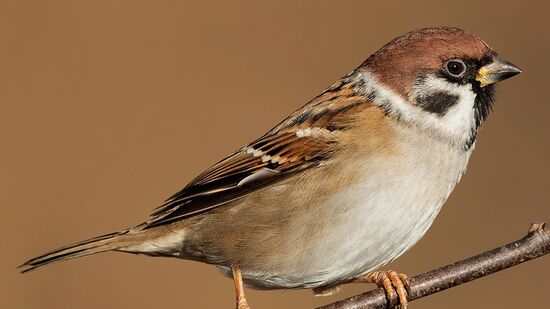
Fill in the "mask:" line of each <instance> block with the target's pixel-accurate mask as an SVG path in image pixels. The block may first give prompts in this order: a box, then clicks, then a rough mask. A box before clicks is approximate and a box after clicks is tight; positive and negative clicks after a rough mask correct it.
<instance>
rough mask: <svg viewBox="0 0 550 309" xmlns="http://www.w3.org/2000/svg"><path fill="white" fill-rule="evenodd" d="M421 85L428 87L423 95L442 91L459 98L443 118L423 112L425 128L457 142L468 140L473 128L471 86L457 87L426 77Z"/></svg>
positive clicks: (432, 77)
mask: <svg viewBox="0 0 550 309" xmlns="http://www.w3.org/2000/svg"><path fill="white" fill-rule="evenodd" d="M423 85H424V87H425V86H426V85H429V88H427V89H423V92H424V93H426V92H441V91H444V92H447V93H449V94H453V95H456V96H458V98H459V100H458V102H457V103H456V104H455V105H453V106H452V107H451V108H449V110H447V112H446V113H445V115H443V116H439V115H436V114H433V113H429V112H426V111H423V114H424V115H423V118H424V120H423V121H425V126H427V127H428V128H433V129H434V130H437V131H438V132H440V133H442V134H443V135H445V136H447V137H450V138H454V139H457V140H459V141H464V140H468V139H469V138H470V135H471V134H472V129H473V128H475V110H474V104H475V98H476V94H475V93H474V91H473V90H472V85H471V84H465V85H457V84H454V83H450V82H447V81H446V80H444V79H441V78H437V77H435V76H430V77H428V78H427V79H426V82H425V83H424V84H423ZM412 108H414V107H412Z"/></svg>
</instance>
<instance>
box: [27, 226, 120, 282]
mask: <svg viewBox="0 0 550 309" xmlns="http://www.w3.org/2000/svg"><path fill="white" fill-rule="evenodd" d="M126 233H127V232H116V233H109V234H105V235H101V236H98V237H94V238H91V239H87V240H84V241H81V242H77V243H74V244H72V245H68V246H65V247H62V248H59V249H56V250H52V251H50V252H46V253H44V254H43V255H41V256H38V257H35V258H33V259H30V260H28V261H26V262H25V263H23V264H22V265H20V266H19V267H18V268H23V269H22V270H21V273H26V272H28V271H31V270H33V269H35V268H37V267H41V266H44V265H48V264H50V263H54V262H59V261H65V260H70V259H74V258H77V257H82V256H87V255H92V254H96V253H100V252H105V251H109V250H113V249H116V248H119V247H121V245H122V242H120V241H118V240H117V238H119V237H120V236H122V235H124V234H126Z"/></svg>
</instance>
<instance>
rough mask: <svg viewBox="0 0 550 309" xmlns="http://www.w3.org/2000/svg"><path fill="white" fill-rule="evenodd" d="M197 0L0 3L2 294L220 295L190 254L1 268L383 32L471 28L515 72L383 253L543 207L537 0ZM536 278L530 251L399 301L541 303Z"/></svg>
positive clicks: (248, 131)
mask: <svg viewBox="0 0 550 309" xmlns="http://www.w3.org/2000/svg"><path fill="white" fill-rule="evenodd" d="M196 2H197V3H195V2H194V3H191V2H184V1H150V2H144V1H140V2H138V1H119V0H105V1H97V0H94V1H69V0H67V1H39V0H37V1H0V14H1V16H0V39H1V40H0V104H1V105H0V107H1V115H0V117H1V119H0V142H1V147H2V149H1V153H0V159H1V160H0V168H1V171H2V173H1V176H0V188H1V190H2V191H1V192H2V193H1V194H0V205H1V213H2V215H1V216H0V233H1V235H2V251H1V252H2V253H1V255H0V259H1V263H0V265H1V266H0V271H1V272H0V307H1V308H163V307H166V308H168V307H169V308H198V307H202V308H231V307H233V297H234V296H233V286H232V282H231V281H230V280H228V279H226V278H224V277H223V276H222V275H221V274H219V273H218V271H217V270H216V269H215V267H212V266H209V265H203V264H199V263H196V262H188V261H179V260H175V259H162V258H147V257H138V256H132V255H125V254H116V253H108V254H103V255H98V256H94V257H90V258H85V259H80V260H75V261H70V262H67V263H64V264H58V265H54V266H51V267H47V268H45V269H41V270H39V271H36V272H33V273H29V274H27V275H20V274H19V273H18V272H17V271H16V270H15V266H17V265H18V264H20V263H21V262H22V261H23V260H25V259H26V258H29V257H32V256H34V255H37V254H39V253H42V252H43V251H44V250H48V249H52V248H54V247H57V246H60V245H64V244H66V243H69V242H73V241H77V240H81V239H83V238H87V237H90V236H94V235H97V234H101V233H105V232H109V231H113V230H117V229H120V228H124V227H128V226H131V225H133V224H135V223H138V222H141V221H142V220H144V219H145V218H146V217H147V215H148V213H149V212H150V210H151V209H152V208H153V207H154V206H156V205H158V204H159V203H160V202H161V201H162V200H163V199H164V198H165V197H167V196H168V195H170V194H171V193H173V192H175V191H176V190H178V189H179V188H181V187H182V186H183V185H185V183H186V182H188V181H190V180H191V179H192V178H193V177H194V176H196V175H197V174H198V173H199V172H201V171H202V170H203V169H205V168H207V167H208V166H209V165H210V164H212V163H214V162H215V161H217V160H218V159H220V158H221V157H223V156H224V155H226V154H228V153H230V152H231V151H232V150H234V149H236V148H238V147H241V146H243V145H244V144H246V143H247V142H248V141H250V140H251V139H253V138H255V137H257V136H258V135H260V134H262V133H263V132H264V131H266V130H267V129H269V128H270V127H271V126H273V125H274V124H275V123H277V122H278V121H279V120H281V119H282V118H283V117H285V116H286V115H287V114H289V113H290V112H291V111H293V110H295V109H296V108H298V107H299V106H301V105H302V104H304V103H305V102H306V101H308V100H309V99H310V98H312V97H313V96H315V95H316V94H318V93H319V92H320V91H321V90H322V89H323V88H324V87H325V86H327V85H329V84H330V83H332V82H333V81H335V80H336V79H337V78H338V77H340V76H342V75H344V74H346V73H347V72H349V71H350V70H352V69H353V68H354V67H355V66H356V65H358V64H359V63H360V62H361V61H362V60H363V59H364V58H366V57H367V56H368V55H369V54H370V53H372V52H374V51H375V50H376V49H378V48H379V47H381V46H382V44H384V43H386V42H387V41H388V40H390V39H392V38H393V37H395V36H396V35H399V34H401V33H403V32H405V31H409V30H412V29H416V28H420V27H425V26H433V25H453V26H459V27H463V28H465V29H467V30H469V31H471V32H473V33H476V34H478V35H480V36H481V37H482V38H484V39H485V40H486V41H487V42H489V44H491V45H492V46H493V47H494V48H495V49H496V50H497V51H498V52H499V53H500V54H501V55H502V56H504V57H505V58H507V59H509V60H510V61H512V62H514V63H515V64H517V65H518V66H520V67H521V68H522V69H523V70H524V72H525V73H524V74H522V75H521V76H518V77H516V78H513V79H511V80H509V81H506V82H504V83H503V84H501V85H500V87H499V95H498V105H497V107H496V112H495V113H493V115H492V117H491V118H490V121H489V122H488V123H487V124H486V125H485V127H484V128H483V130H482V132H481V134H480V138H479V142H478V146H477V149H476V151H475V153H474V155H473V158H472V161H471V163H470V166H469V170H468V173H467V174H466V176H465V177H464V178H463V181H462V183H461V184H460V185H459V186H458V188H457V189H456V190H455V192H454V193H453V195H452V196H451V198H450V200H449V201H448V203H447V205H446V207H444V209H443V211H442V213H441V214H440V216H439V218H438V219H437V220H436V222H435V224H434V225H433V227H432V228H431V230H430V231H429V233H428V234H427V235H426V237H424V239H423V240H422V241H421V242H420V243H419V244H418V245H417V246H415V247H414V248H413V249H412V250H411V251H409V252H408V253H406V254H405V255H404V256H403V257H402V258H401V259H399V261H398V262H397V263H395V264H394V265H392V266H391V267H393V268H395V269H398V270H400V271H403V272H406V273H409V274H416V273H419V272H423V271H426V270H429V269H432V268H434V267H436V266H440V265H444V264H447V263H450V262H453V261H456V260H459V259H461V258H464V257H466V256H470V255H473V254H475V253H478V252H481V251H483V250H486V249H490V248H493V247H495V246H498V245H501V244H503V243H505V242H508V241H510V240H513V239H516V238H518V237H520V236H522V235H523V234H524V233H525V232H526V230H527V228H528V226H529V224H530V222H531V221H534V220H544V221H547V222H548V221H550V220H549V219H550V210H549V205H548V198H547V196H548V192H549V186H550V180H549V176H548V175H549V174H550V165H549V163H548V159H549V158H550V140H549V130H550V123H549V121H548V115H549V113H550V100H549V99H548V89H549V85H550V74H549V72H550V59H549V58H548V57H549V56H550V35H549V34H548V29H550V19H549V18H548V16H549V9H548V6H547V5H544V4H543V2H544V1H540V2H538V3H537V2H530V3H522V4H519V3H517V4H513V3H508V4H504V3H502V1H498V2H496V1H493V2H492V1H471V2H470V1H458V2H456V1H455V2H454V3H450V2H449V3H448V4H440V3H439V2H440V1H431V2H423V3H415V4H413V3H412V2H413V1H410V2H406V3H398V2H397V1H379V2H380V3H382V2H384V3H383V4H376V5H375V4H372V3H369V2H370V1H368V2H367V1H362V2H361V1H353V2H352V1H308V2H300V4H297V3H294V1H287V2H285V3H283V2H281V1H269V2H271V3H268V1H264V2H262V3H259V2H258V3H256V1H246V2H244V1H232V2H230V1H223V2H222V1H220V2H201V3H200V4H198V2H199V1H196ZM273 2H276V3H273ZM414 2H416V1H414ZM549 275H550V257H546V258H543V259H540V260H537V261H533V262H530V263H528V264H525V265H522V266H519V267H516V268H513V269H511V270H508V271H504V272H501V273H498V274H496V275H493V276H490V277H489V278H485V279H482V280H478V281H475V282H474V283H470V284H467V285H464V286H461V287H458V288H455V289H452V290H449V291H446V292H444V293H440V294H438V295H434V296H431V297H429V298H425V299H423V300H420V301H417V302H415V303H413V308H516V307H521V308H548V307H550V301H549V300H548V296H549V293H550V280H548V276H549ZM370 288H371V286H370V285H369V286H366V285H354V286H349V287H347V288H346V289H345V291H344V292H343V293H340V294H338V295H336V296H334V297H330V298H314V297H313V296H312V295H311V293H310V292H309V291H284V292H283V291H272V292H258V291H252V290H249V291H248V297H249V300H250V302H251V304H252V306H253V308H308V307H312V306H317V305H321V304H325V303H329V302H331V301H334V300H336V299H339V298H342V297H345V296H349V295H352V294H354V293H358V292H360V291H363V290H366V289H370Z"/></svg>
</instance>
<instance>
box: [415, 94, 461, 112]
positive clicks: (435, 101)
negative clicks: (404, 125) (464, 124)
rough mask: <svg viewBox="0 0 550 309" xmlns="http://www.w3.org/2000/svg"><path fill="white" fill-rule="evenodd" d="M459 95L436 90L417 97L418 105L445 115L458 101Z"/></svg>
mask: <svg viewBox="0 0 550 309" xmlns="http://www.w3.org/2000/svg"><path fill="white" fill-rule="evenodd" d="M458 99H459V97H458V95H455V94H449V93H447V92H434V93H430V94H427V95H425V96H421V97H418V98H416V105H418V106H419V107H421V108H422V109H423V110H425V111H427V112H430V113H434V114H437V115H439V116H443V115H445V114H446V113H447V111H448V110H449V109H450V108H451V107H453V106H454V105H456V104H457V103H458Z"/></svg>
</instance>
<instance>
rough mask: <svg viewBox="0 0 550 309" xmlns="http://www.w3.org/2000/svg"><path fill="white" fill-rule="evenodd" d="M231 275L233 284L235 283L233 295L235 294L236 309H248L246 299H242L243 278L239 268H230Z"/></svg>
mask: <svg viewBox="0 0 550 309" xmlns="http://www.w3.org/2000/svg"><path fill="white" fill-rule="evenodd" d="M231 272H232V273H233V282H234V283H235V293H236V294H237V309H250V306H249V305H248V302H247V301H246V298H245V297H244V286H243V277H242V275H241V269H240V268H239V266H233V267H231Z"/></svg>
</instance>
